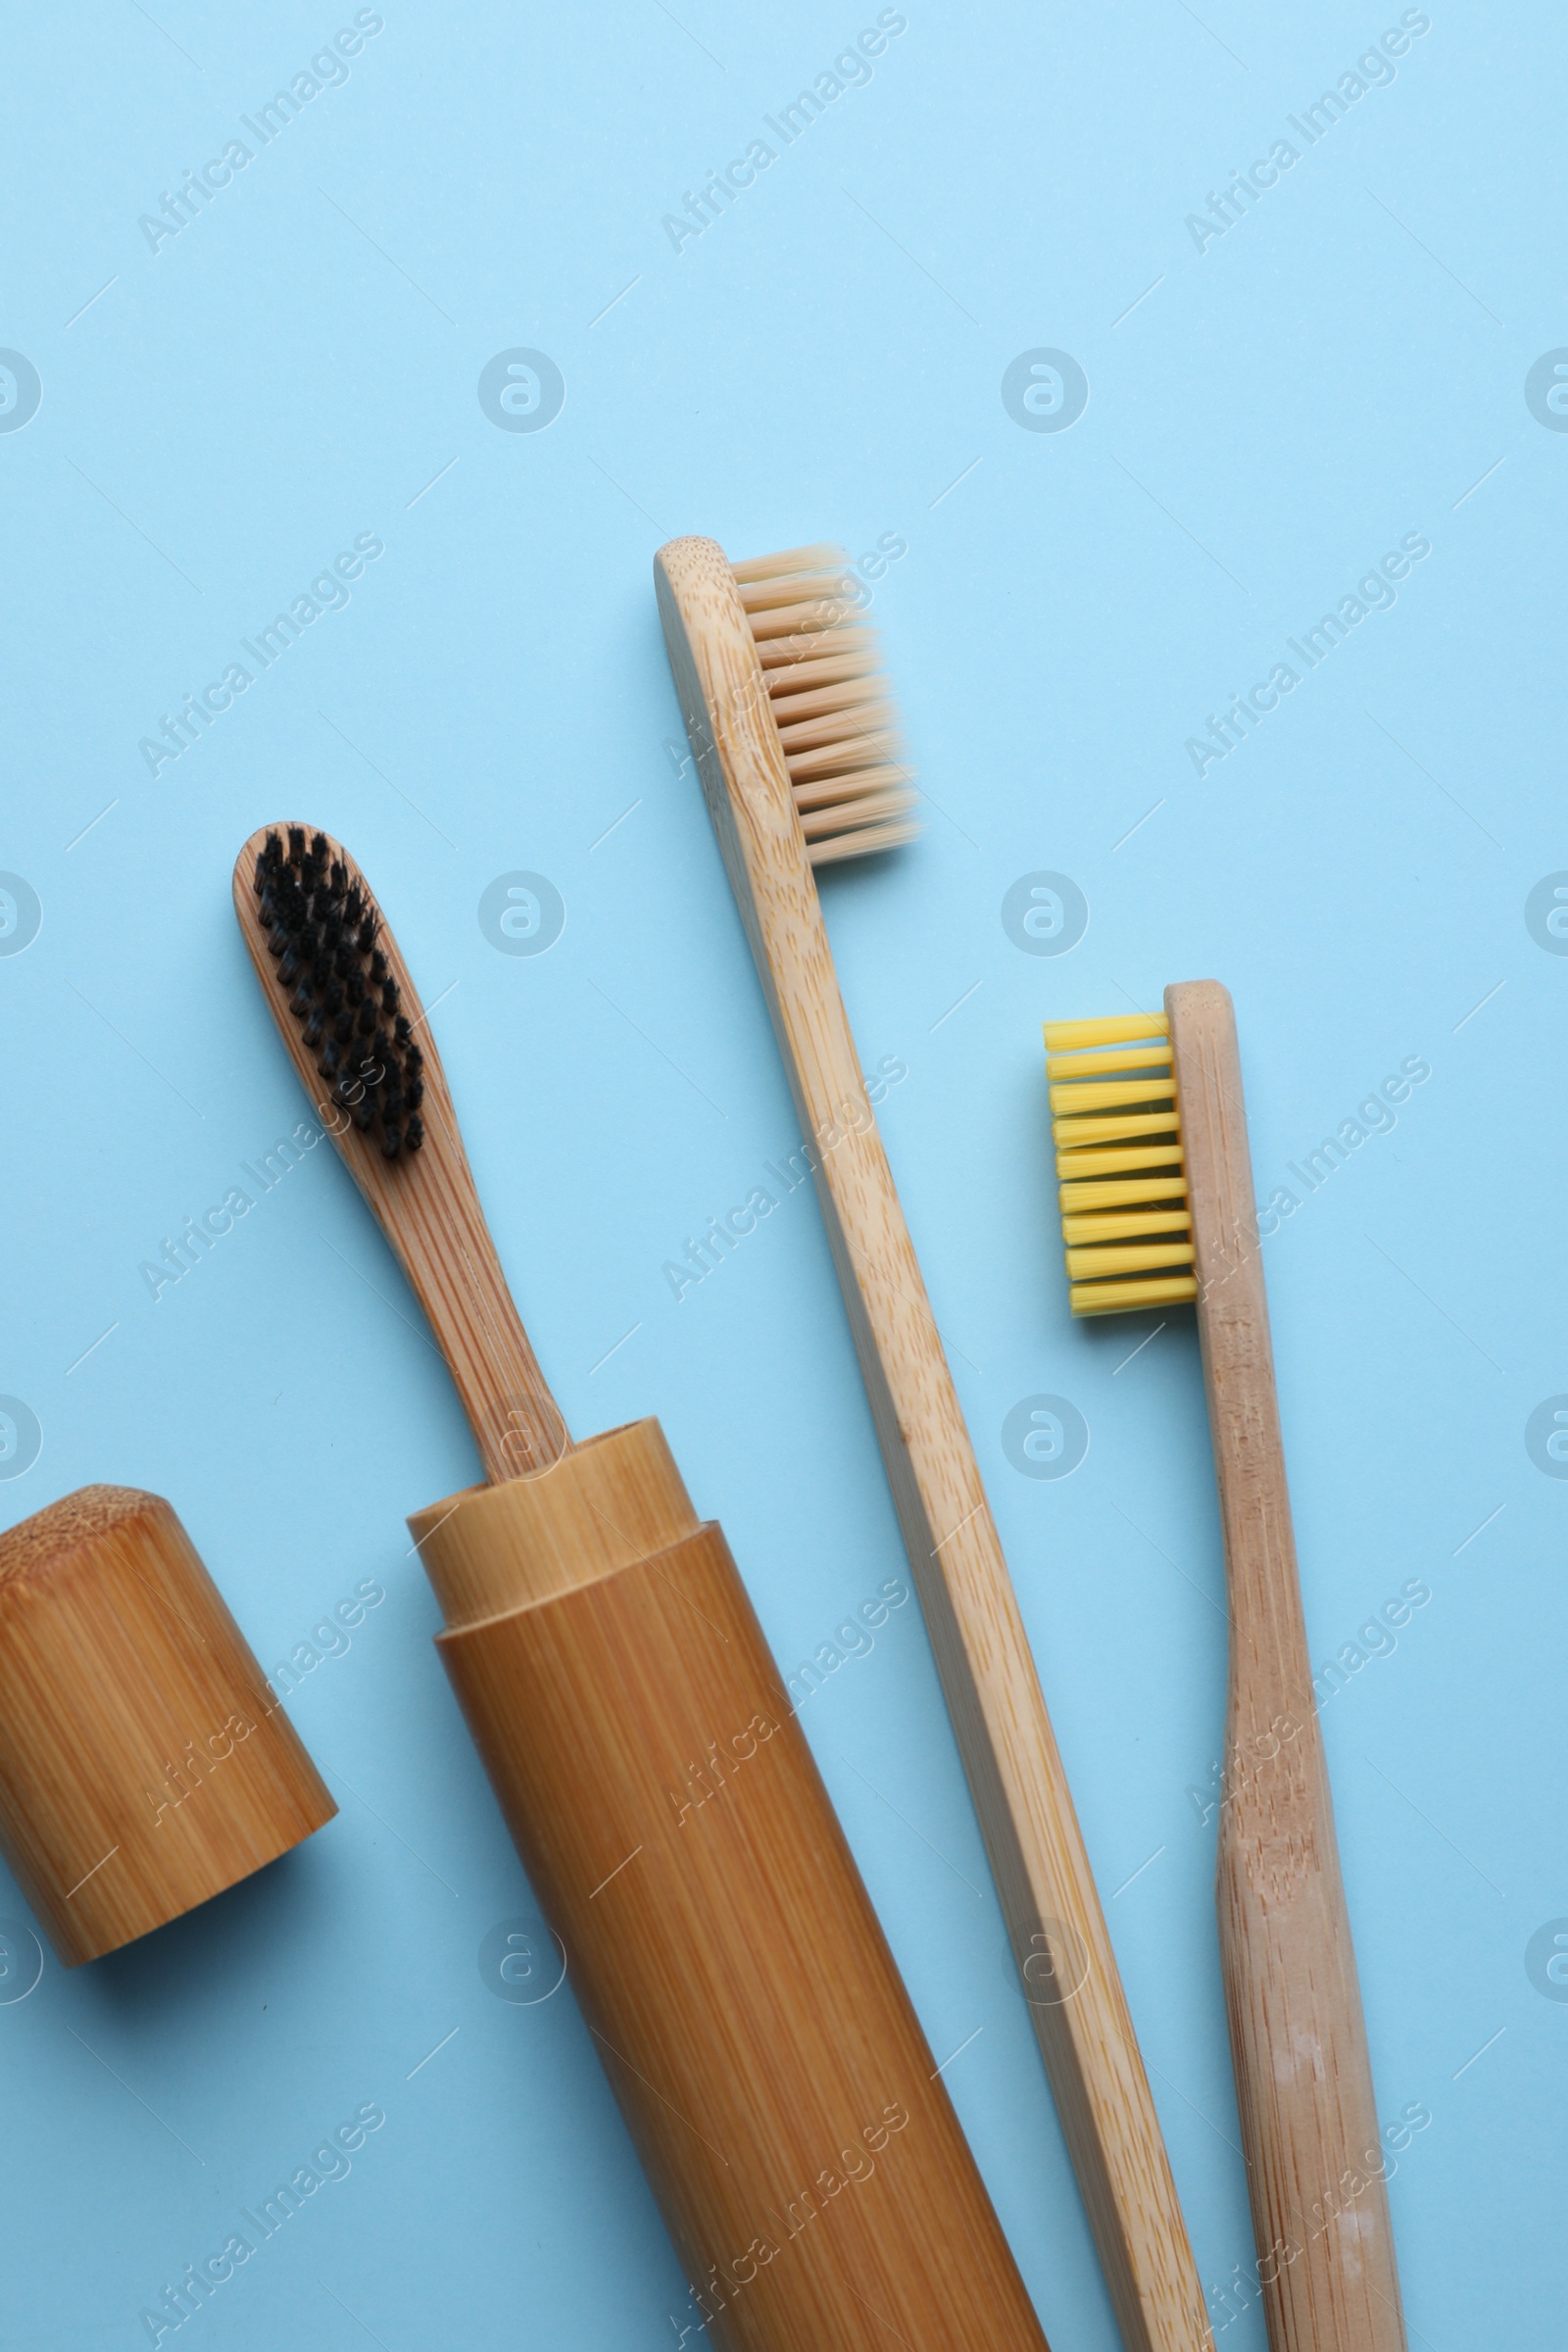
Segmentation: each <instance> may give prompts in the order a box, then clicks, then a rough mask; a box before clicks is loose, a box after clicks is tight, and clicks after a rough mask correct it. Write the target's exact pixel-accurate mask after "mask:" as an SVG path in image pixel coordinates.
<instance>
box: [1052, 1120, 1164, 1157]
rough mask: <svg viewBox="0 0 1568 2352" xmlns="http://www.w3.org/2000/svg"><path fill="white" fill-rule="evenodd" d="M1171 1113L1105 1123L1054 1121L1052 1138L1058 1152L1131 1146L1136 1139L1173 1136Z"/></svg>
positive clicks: (1103, 1121) (1106, 1121) (1095, 1121)
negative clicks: (1092, 1146) (1097, 1146)
mask: <svg viewBox="0 0 1568 2352" xmlns="http://www.w3.org/2000/svg"><path fill="white" fill-rule="evenodd" d="M1176 1132H1177V1128H1176V1113H1175V1111H1174V1110H1161V1111H1154V1112H1151V1113H1150V1114H1148V1115H1147V1116H1137V1115H1135V1116H1129V1117H1124V1118H1108V1119H1053V1120H1052V1122H1051V1138H1052V1141H1053V1143H1054V1145H1055V1147H1056V1149H1057V1151H1058V1152H1065V1151H1069V1150H1071V1149H1073V1148H1074V1147H1075V1146H1077V1145H1082V1144H1119V1143H1122V1142H1124V1141H1127V1142H1130V1141H1131V1139H1132V1138H1133V1137H1134V1136H1135V1135H1174V1134H1175V1133H1176Z"/></svg>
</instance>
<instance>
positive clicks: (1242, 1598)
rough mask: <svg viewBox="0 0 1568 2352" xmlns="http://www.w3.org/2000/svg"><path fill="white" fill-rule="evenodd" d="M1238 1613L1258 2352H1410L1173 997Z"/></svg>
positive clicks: (1222, 1193) (1238, 1849) (1236, 1830)
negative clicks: (1261, 2350)
mask: <svg viewBox="0 0 1568 2352" xmlns="http://www.w3.org/2000/svg"><path fill="white" fill-rule="evenodd" d="M1165 1010H1166V1012H1167V1013H1168V1014H1169V1016H1170V1035H1171V1047H1172V1052H1173V1055H1174V1066H1175V1071H1176V1094H1177V1101H1178V1103H1179V1104H1180V1108H1181V1118H1182V1136H1183V1144H1184V1148H1185V1152H1186V1167H1187V1190H1188V1198H1189V1203H1190V1206H1191V1210H1192V1220H1193V1244H1194V1252H1195V1267H1194V1270H1195V1273H1196V1275H1197V1279H1198V1286H1199V1287H1198V1327H1199V1334H1200V1338H1201V1345H1202V1355H1203V1380H1204V1385H1205V1388H1206V1390H1207V1396H1208V1417H1209V1428H1210V1431H1211V1433H1212V1437H1213V1446H1214V1467H1215V1472H1216V1475H1217V1478H1218V1481H1219V1495H1220V1511H1221V1517H1222V1522H1223V1527H1224V1536H1225V1575H1226V1587H1227V1592H1228V1596H1229V1602H1230V1616H1231V1652H1230V1681H1229V1691H1228V1697H1227V1705H1226V1731H1225V1758H1226V1772H1225V1780H1224V1789H1223V1799H1222V1803H1221V1809H1220V1837H1219V1871H1218V1901H1219V1925H1220V1951H1221V1959H1222V1965H1223V1968H1224V1975H1225V1998H1226V2006H1227V2009H1228V2012H1229V2016H1230V2029H1231V2049H1232V2054H1233V2057H1234V2059H1235V2064H1236V2084H1237V2096H1238V2101H1239V2104H1240V2109H1241V2119H1242V2134H1243V2139H1244V2142H1245V2145H1246V2151H1247V2163H1248V2178H1249V2186H1250V2196H1251V2203H1252V2225H1253V2229H1254V2232H1255V2234H1256V2238H1257V2250H1258V2258H1259V2266H1260V2270H1259V2275H1260V2278H1261V2279H1262V2283H1263V2294H1264V2310H1265V2315H1266V2319H1267V2325H1268V2336H1269V2343H1270V2346H1271V2347H1272V2352H1404V2342H1405V2337H1404V2324H1403V2321H1402V2318H1401V2316H1400V2302H1399V2281H1398V2273H1397V2268H1396V2264H1395V2254H1394V2237H1393V2230H1392V2227H1391V2223H1390V2219H1389V2201H1388V2192H1387V2190H1386V2188H1385V2186H1384V2177H1385V2175H1386V2172H1387V2169H1388V2168H1387V2159H1386V2157H1385V2154H1384V2151H1383V2148H1382V2144H1381V2134H1380V2131H1379V2127H1378V2118H1377V2109H1376V2105H1375V2103H1374V2099H1373V2092H1372V2069H1371V2062H1370V2059H1369V2057H1368V2054H1367V2044H1366V2029H1365V2026H1364V2024H1363V2022H1362V2015H1361V1995H1360V1989H1359V1986H1358V1984H1357V1981H1356V1973H1355V1955H1354V1951H1353V1949H1352V1946H1351V1942H1350V1924H1349V1919H1348V1915H1347V1911H1346V1903H1345V1889H1344V1886H1343V1884H1342V1882H1341V1877H1340V1861H1339V1851H1338V1847H1337V1845H1336V1841H1335V1835H1334V1811H1333V1805H1332V1802H1331V1799H1330V1794H1329V1783H1328V1773H1327V1768H1326V1765H1325V1761H1324V1756H1323V1744H1322V1740H1321V1737H1320V1735H1319V1730H1318V1720H1317V1714H1316V1708H1315V1702H1314V1699H1313V1693H1312V1669H1311V1662H1310V1658H1309V1654H1308V1651H1307V1646H1306V1628H1305V1623H1304V1620H1303V1617H1302V1611H1301V1595H1300V1586H1299V1578H1298V1573H1297V1562H1296V1541H1295V1537H1294V1534H1293V1532H1292V1527H1291V1504H1290V1495H1289V1491H1288V1489H1287V1485H1286V1477H1285V1453H1284V1447H1283V1445H1282V1442H1281V1437H1280V1422H1279V1406H1278V1402H1277V1399H1276V1396H1275V1388H1274V1357H1273V1348H1272V1346H1271V1342H1270V1338H1269V1326H1268V1302H1267V1299H1266V1298H1265V1295H1264V1288H1263V1269H1262V1261H1261V1257H1260V1253H1259V1248H1258V1242H1257V1225H1256V1221H1255V1218H1254V1216H1253V1202H1252V1175H1251V1162H1250V1154H1249V1151H1248V1143H1247V1113H1246V1108H1245V1104H1244V1103H1243V1098H1242V1071H1241V1059H1240V1055H1239V1054H1238V1052H1237V1045H1236V1023H1235V1017H1234V1014H1233V1012H1232V1008H1231V1000H1230V997H1229V995H1228V994H1227V992H1226V991H1225V989H1223V988H1222V987H1221V986H1220V985H1219V983H1218V982H1217V981H1213V980H1195V981H1187V982H1183V983H1181V984H1180V985H1178V986H1176V987H1173V988H1168V989H1167V990H1166V991H1165Z"/></svg>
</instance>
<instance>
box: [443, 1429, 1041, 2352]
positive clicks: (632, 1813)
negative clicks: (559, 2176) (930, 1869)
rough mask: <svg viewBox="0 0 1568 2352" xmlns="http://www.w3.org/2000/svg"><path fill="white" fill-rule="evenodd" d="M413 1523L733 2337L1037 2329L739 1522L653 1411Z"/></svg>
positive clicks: (853, 2342) (1023, 2334)
mask: <svg viewBox="0 0 1568 2352" xmlns="http://www.w3.org/2000/svg"><path fill="white" fill-rule="evenodd" d="M409 1524H410V1527H411V1529H412V1531H413V1533H414V1536H415V1539H416V1541H417V1544H419V1548H420V1552H421V1555H422V1557H423V1560H424V1564H425V1567H426V1569H427V1570H428V1572H429V1576H430V1580H431V1583H432V1585H433V1586H434V1588H435V1591H436V1593H437V1596H438V1598H439V1599H440V1601H441V1603H442V1605H443V1609H444V1611H445V1613H446V1616H447V1627H446V1631H445V1632H444V1633H443V1634H441V1635H440V1636H439V1637H438V1645H439V1648H440V1651H441V1656H442V1661H443V1663H444V1665H445V1667H446V1670H447V1672H448V1674H449V1675H450V1677H451V1679H452V1683H453V1687H454V1689H455V1691H456V1692H457V1695H458V1698H459V1700H460V1702H461V1704H462V1707H463V1711H464V1713H465V1715H466V1718H467V1722H468V1726H469V1729H470V1731H471V1732H472V1734H473V1738H474V1740H475V1742H476V1744H477V1746H478V1748H479V1752H480V1754H481V1756H482V1757H483V1759H484V1763H485V1766H486V1769H487V1771H488V1773H489V1775H490V1779H491V1782H492V1784H493V1786H494V1789H495V1791H496V1795H497V1797H498V1798H499V1800H500V1803H501V1808H502V1811H503V1813H504V1814H505V1816H506V1820H507V1824H508V1827H509V1828H510V1830H511V1832H512V1835H513V1837H514V1838H515V1842H516V1845H517V1849H518V1852H519V1854H520V1855H521V1857H522V1861H523V1863H524V1865H525V1867H526V1869H527V1872H528V1875H529V1878H530V1880H531V1882H532V1884H533V1887H534V1888H535V1890H536V1892H537V1894H538V1895H539V1897H540V1900H541V1902H542V1903H543V1905H544V1908H545V1912H546V1916H547V1917H548V1919H549V1921H550V1923H551V1925H552V1927H553V1929H554V1931H555V1932H556V1934H557V1935H558V1936H560V1938H561V1940H562V1943H563V1945H564V1948H565V1952H566V1956H567V1972H568V1975H569V1977H570V1980H571V1982H572V1984H573V1985H574V1987H575V1990H576V1994H577V1998H578V2001H579V2002H580V2004H581V2007H582V2011H583V2015H584V2017H585V2018H586V2020H587V2023H588V2026H589V2029H590V2031H591V2032H592V2034H593V2035H594V2038H595V2041H596V2044H597V2046H598V2048H599V2051H600V2055H601V2057H602V2058H603V2061H604V2065H605V2069H606V2072H607V2073H608V2075H609V2077H610V2081H611V2082H612V2085H613V2088H614V2091H615V2095H616V2097H617V2099H618V2100H619V2103H620V2106H621V2110H622V2112H623V2114H624V2116H625V2118H626V2122H627V2124H628V2126H629V2128H630V2130H631V2132H632V2136H633V2139H634V2140H635V2142H636V2145H637V2148H638V2151H639V2153H640V2155H641V2157H642V2160H643V2163H644V2165H645V2166H646V2168H647V2171H648V2174H649V2178H650V2180H652V2181H653V2183H654V2187H655V2191H656V2194H657V2195H658V2197H659V2201H660V2204H661V2206H662V2211H663V2215H664V2219H665V2222H666V2224H667V2226H668V2228H669V2230H670V2233H671V2236H672V2237H673V2239H674V2241H675V2245H676V2247H677V2250H678V2251H679V2253H680V2255H681V2258H682V2260H683V2262H684V2263H685V2265H686V2268H687V2274H688V2278H689V2279H690V2281H691V2284H692V2287H693V2290H694V2293H695V2296H696V2298H697V2300H698V2303H699V2305H700V2307H701V2309H702V2311H703V2313H704V2315H705V2319H707V2320H711V2331H712V2333H713V2335H714V2337H715V2338H716V2340H717V2341H718V2342H719V2343H720V2344H722V2345H725V2346H729V2347H732V2348H733V2352H742V2348H744V2352H887V2348H888V2346H889V2345H890V2344H896V2343H898V2342H899V2341H901V2340H902V2341H903V2342H905V2343H907V2344H909V2345H913V2346H918V2347H920V2352H958V2347H960V2346H964V2347H967V2346H971V2345H976V2344H979V2343H981V2342H984V2343H985V2344H986V2345H987V2347H988V2348H989V2352H1013V2348H1017V2352H1022V2348H1023V2347H1030V2348H1031V2352H1042V2348H1043V2346H1044V2342H1045V2339H1044V2337H1043V2335H1042V2333H1041V2330H1040V2327H1039V2324H1038V2322H1037V2321H1036V2319H1035V2317H1034V2314H1033V2311H1032V2309H1031V2307H1030V2304H1029V2300H1028V2297H1027V2295H1026V2294H1025V2291H1024V2288H1023V2284H1022V2281H1021V2280H1020V2278H1019V2277H1018V2274H1017V2271H1016V2268H1015V2267H1014V2264H1013V2261H1012V2257H1011V2254H1010V2252H1009V2250H1008V2248H1007V2244H1006V2241H1005V2238H1004V2236H1003V2233H1002V2229H1001V2226H1000V2224H999V2223H998V2221H997V2218H996V2215H995V2213H994V2212H993V2211H992V2208H991V2204H990V2200H989V2198H988V2196H987V2194H986V2190H985V2187H984V2185H983V2183H982V2181H981V2180H980V2177H979V2174H978V2172H977V2170H976V2168H975V2164H974V2160H973V2158H972V2156H971V2155H970V2153H969V2150H968V2147H967V2145H966V2143H965V2141H964V2139H963V2135H962V2133H961V2131H960V2130H959V2126H958V2122H957V2119H956V2115H955V2113H954V2110H953V2107H952V2104H951V2102H950V2100H949V2098H948V2094H947V2091H946V2089H945V2087H944V2086H943V2083H942V2082H941V2081H940V2079H939V2077H938V2076H937V2073H936V2068H935V2061H934V2060H933V2058H932V2055H931V2052H930V2049H929V2047H928V2046H927V2043H926V2041H925V2037H924V2035H923V2034H922V2033H921V2031H920V2027H919V2024H918V2022H917V2020H916V2018H915V2015H914V2011H913V2008H912V2006H911V2005H910V2002H909V1998H908V1995H907V1993H906V1991H905V1989H904V1986H903V1984H902V1982H901V1981H900V1978H899V1975H898V1972H897V1970H896V1968H895V1966H894V1962H893V1958H892V1955H891V1953H890V1951H889V1949H888V1946H887V1943H886V1941H885V1939H884V1937H883V1936H882V1932H881V1929H880V1927H879V1926H878V1923H877V1919H876V1914H875V1912H874V1911H873V1910H872V1908H871V1904H870V1901H869V1898H868V1897H867V1895H866V1892H865V1889H864V1887H863V1886H862V1885H861V1883H860V1878H859V1874H858V1871H857V1869H856V1866H855V1861H854V1858H853V1856H852V1855H851V1853H850V1849H849V1846H848V1844H847V1843H846V1841H845V1838H844V1835H843V1833H842V1831H841V1830H840V1828H839V1826H838V1823H837V1820H836V1818H835V1816H834V1814H833V1811H832V1808H831V1806H830V1804H829V1801H828V1797H827V1792H826V1790H825V1789H824V1788H823V1786H822V1783H821V1780H820V1778H819V1777H818V1775H817V1771H816V1768H815V1765H814V1764H813V1763H812V1760H811V1756H810V1751H809V1748H808V1746H807V1744H806V1740H805V1739H804V1737H803V1735H802V1733H801V1730H800V1727H799V1725H798V1723H797V1722H796V1720H795V1717H794V1714H793V1712H792V1711H791V1707H790V1702H789V1699H788V1695H787V1693H786V1692H785V1691H784V1689H783V1687H782V1685H781V1683H780V1680H779V1676H778V1672H777V1669H776V1668H775V1666H774V1664H773V1661H772V1658H771V1656H770V1654H769V1652H768V1649H767V1646H766V1643H765V1642H764V1640H763V1637H762V1633H761V1629H760V1626H759V1624H758V1622H757V1618H756V1616H755V1614H754V1612H753V1610H752V1607H751V1604H750V1602H749V1600H748V1598H747V1596H746V1592H745V1589H744V1587H743V1586H742V1584H741V1581H740V1578H739V1576H738V1574H737V1573H736V1569H735V1564H734V1562H733V1560H732V1559H731V1557H730V1553H729V1548H728V1546H727V1544H725V1542H724V1538H723V1535H722V1533H721V1532H720V1530H719V1529H718V1528H717V1527H716V1526H714V1525H713V1524H711V1523H709V1524H706V1525H703V1524H700V1523H699V1522H698V1519H697V1517H696V1514H695V1512H694V1511H693V1509H692V1506H691V1503H690V1501H689V1499H688V1497H687V1495H686V1491H685V1488H684V1487H683V1486H682V1484H681V1480H680V1477H679V1474H678V1472H677V1471H676V1469H675V1465H674V1463H673V1461H672V1460H671V1458H670V1455H669V1451H668V1448H667V1447H666V1446H665V1444H664V1440H663V1436H662V1432H661V1430H660V1427H659V1424H658V1423H657V1422H656V1421H651V1420H650V1421H640V1422H635V1423H632V1424H630V1425H629V1426H627V1427H626V1428H623V1429H617V1430H612V1431H610V1432H608V1433H607V1434H606V1435H605V1436H603V1437H600V1438H597V1439H593V1440H591V1441H589V1443H587V1444H586V1445H583V1446H576V1447H574V1448H573V1449H572V1450H571V1451H570V1452H568V1453H566V1454H565V1455H564V1456H563V1457H562V1459H561V1460H560V1461H558V1462H557V1463H555V1464H554V1466H553V1467H552V1468H550V1469H548V1470H546V1471H544V1472H542V1473H540V1474H538V1475H537V1476H535V1477H532V1478H524V1479H514V1480H511V1481H509V1482H507V1483H505V1484H503V1485H500V1486H490V1487H483V1488H475V1489H473V1490H471V1491H470V1492H469V1493H468V1494H466V1495H459V1496H457V1497H456V1498H455V1499H452V1500H448V1501H446V1502H442V1503H437V1504H434V1505H432V1506H431V1508H430V1509H429V1510H427V1511H424V1512H421V1513H419V1514H417V1516H415V1517H414V1518H412V1519H411V1520H410V1522H409Z"/></svg>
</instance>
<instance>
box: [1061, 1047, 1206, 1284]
mask: <svg viewBox="0 0 1568 2352" xmlns="http://www.w3.org/2000/svg"><path fill="white" fill-rule="evenodd" d="M1044 1026H1045V1037H1046V1049H1047V1051H1046V1070H1047V1074H1048V1076H1049V1078H1050V1080H1051V1087H1050V1097H1051V1108H1052V1112H1053V1114H1054V1115H1053V1118H1052V1124H1051V1132H1052V1137H1053V1140H1054V1143H1055V1145H1056V1174H1057V1177H1058V1178H1059V1179H1060V1185H1061V1190H1060V1200H1061V1231H1062V1239H1063V1241H1064V1242H1065V1244H1066V1262H1067V1277H1068V1282H1069V1285H1070V1291H1069V1299H1070V1303H1071V1306H1072V1311H1073V1313H1074V1314H1075V1315H1114V1314H1131V1313H1136V1312H1137V1311H1139V1310H1140V1309H1142V1308H1146V1307H1152V1306H1178V1305H1181V1304H1183V1303H1184V1302H1185V1301H1187V1300H1189V1299H1196V1298H1197V1296H1198V1281H1197V1277H1196V1276H1195V1275H1194V1274H1193V1273H1191V1272H1190V1271H1188V1270H1187V1269H1190V1268H1191V1266H1192V1264H1193V1244H1192V1240H1191V1234H1192V1216H1191V1212H1190V1208H1189V1203H1188V1198H1187V1173H1186V1166H1185V1163H1184V1161H1183V1157H1182V1145H1181V1115H1180V1108H1181V1106H1180V1104H1179V1103H1178V1102H1177V1099H1176V1076H1175V1071H1174V1068H1173V1067H1172V1065H1171V1049H1170V1024H1169V1022H1168V1021H1167V1020H1166V1018H1165V1016H1164V1014H1163V1013H1147V1012H1146V1013H1133V1014H1130V1015H1127V1016H1125V1017H1123V1018H1118V1019H1115V1020H1105V1021H1047V1022H1046V1023H1045V1024H1044ZM1112 1073H1115V1074H1114V1075H1113V1074H1112ZM1138 1073H1141V1075H1140V1074H1138ZM1140 1104H1145V1105H1148V1106H1149V1107H1148V1108H1143V1109H1140V1108H1138V1107H1137V1106H1138V1105H1140ZM1135 1138H1136V1139H1148V1140H1137V1141H1135V1140H1134V1139H1135ZM1157 1138H1163V1139H1164V1140H1163V1141H1158V1140H1155V1139H1157ZM1144 1169H1160V1170H1162V1171H1163V1172H1162V1173H1160V1174H1157V1175H1154V1174H1150V1175H1145V1174H1142V1173H1140V1172H1139V1171H1142V1170H1144Z"/></svg>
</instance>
